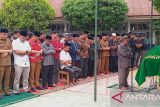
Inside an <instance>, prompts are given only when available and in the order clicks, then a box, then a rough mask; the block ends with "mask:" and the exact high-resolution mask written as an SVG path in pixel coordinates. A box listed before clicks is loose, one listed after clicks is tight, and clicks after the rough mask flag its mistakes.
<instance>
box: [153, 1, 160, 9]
mask: <svg viewBox="0 0 160 107" xmlns="http://www.w3.org/2000/svg"><path fill="white" fill-rule="evenodd" d="M154 5H155V7H156V9H157V10H158V12H160V0H154Z"/></svg>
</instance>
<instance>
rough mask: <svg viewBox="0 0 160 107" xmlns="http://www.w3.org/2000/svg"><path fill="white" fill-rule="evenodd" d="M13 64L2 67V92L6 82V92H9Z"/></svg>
mask: <svg viewBox="0 0 160 107" xmlns="http://www.w3.org/2000/svg"><path fill="white" fill-rule="evenodd" d="M10 74H11V66H3V67H0V94H2V86H3V83H2V82H4V89H5V93H8V92H9V83H10Z"/></svg>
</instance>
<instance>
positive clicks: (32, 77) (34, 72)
mask: <svg viewBox="0 0 160 107" xmlns="http://www.w3.org/2000/svg"><path fill="white" fill-rule="evenodd" d="M40 71H41V62H37V63H31V70H30V73H29V83H30V86H31V88H33V87H39V86H40V83H39V79H40Z"/></svg>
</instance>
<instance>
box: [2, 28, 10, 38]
mask: <svg viewBox="0 0 160 107" xmlns="http://www.w3.org/2000/svg"><path fill="white" fill-rule="evenodd" d="M0 36H1V39H7V38H8V29H7V28H1V29H0Z"/></svg>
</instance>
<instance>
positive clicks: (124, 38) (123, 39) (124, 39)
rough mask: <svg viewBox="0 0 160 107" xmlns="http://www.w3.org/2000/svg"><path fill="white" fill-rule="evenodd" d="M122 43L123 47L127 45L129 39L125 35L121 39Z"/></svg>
mask: <svg viewBox="0 0 160 107" xmlns="http://www.w3.org/2000/svg"><path fill="white" fill-rule="evenodd" d="M122 42H123V44H124V45H128V44H129V37H128V36H126V35H125V36H123V37H122Z"/></svg>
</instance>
